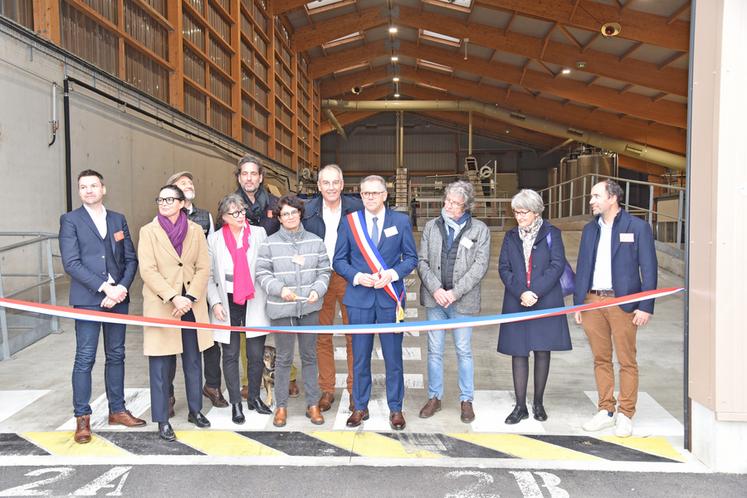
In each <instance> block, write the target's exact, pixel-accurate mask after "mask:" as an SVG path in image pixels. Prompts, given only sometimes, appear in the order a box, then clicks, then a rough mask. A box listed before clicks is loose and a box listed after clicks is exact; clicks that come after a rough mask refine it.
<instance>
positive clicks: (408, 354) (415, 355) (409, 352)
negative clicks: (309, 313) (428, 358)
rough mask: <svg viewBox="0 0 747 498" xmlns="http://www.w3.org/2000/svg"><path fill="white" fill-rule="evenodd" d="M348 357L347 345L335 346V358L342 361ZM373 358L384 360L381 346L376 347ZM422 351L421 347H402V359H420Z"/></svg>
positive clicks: (372, 354)
mask: <svg viewBox="0 0 747 498" xmlns="http://www.w3.org/2000/svg"><path fill="white" fill-rule="evenodd" d="M347 357H348V353H347V349H346V348H345V347H336V348H335V360H340V361H346V360H347ZM371 359H372V360H383V359H384V353H383V351H382V350H381V348H376V349H374V350H373V352H372V353H371ZM421 359H422V358H421V353H420V348H418V347H415V348H410V347H404V348H402V360H403V361H420V360H421Z"/></svg>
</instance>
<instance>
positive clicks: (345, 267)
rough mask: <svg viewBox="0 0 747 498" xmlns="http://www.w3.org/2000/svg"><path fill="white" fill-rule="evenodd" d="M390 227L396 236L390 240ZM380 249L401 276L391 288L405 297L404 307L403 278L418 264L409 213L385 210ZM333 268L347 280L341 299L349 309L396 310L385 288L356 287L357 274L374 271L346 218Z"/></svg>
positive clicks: (385, 259)
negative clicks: (343, 295)
mask: <svg viewBox="0 0 747 498" xmlns="http://www.w3.org/2000/svg"><path fill="white" fill-rule="evenodd" d="M390 227H396V229H397V233H396V234H392V235H391V236H389V237H387V235H386V232H387V229H388V228H390ZM390 232H391V231H390ZM378 249H379V252H380V253H381V257H382V258H384V262H385V263H386V265H387V267H389V268H393V269H394V271H396V272H397V275H399V280H397V281H396V282H394V283H393V284H392V285H393V286H394V290H395V291H396V292H397V295H398V296H399V295H400V294H402V295H403V297H402V304H403V305H404V301H405V297H404V294H405V293H403V290H404V288H405V286H404V278H405V276H407V275H409V274H410V273H412V271H413V270H414V269H415V266H417V264H418V251H417V248H416V247H415V239H414V238H413V237H412V226H411V225H410V218H409V217H408V216H407V215H406V214H403V213H398V212H396V211H392V210H391V209H387V210H386V213H385V214H384V227H383V229H382V232H381V240H379V245H378ZM332 267H333V268H334V270H335V271H336V272H337V273H339V274H340V275H342V277H343V278H344V279H345V280H347V281H348V286H347V289H346V290H345V297H344V298H343V300H342V302H343V304H345V305H346V306H353V307H355V308H371V307H373V306H374V305H377V306H379V307H381V308H393V307H395V306H396V305H397V303H395V302H394V300H393V299H392V298H391V297H389V295H388V294H387V293H386V291H384V289H374V288H372V287H364V286H362V285H356V286H354V285H353V279H354V278H355V275H356V274H357V273H358V272H361V273H371V269H370V268H369V267H368V264H366V260H365V259H363V254H361V252H360V249H358V245H357V244H356V242H355V239H354V238H353V232H352V228H351V227H350V224H349V223H348V220H347V218H343V219H342V221H341V222H340V228H339V231H338V234H337V245H336V246H335V257H334V259H333V262H332Z"/></svg>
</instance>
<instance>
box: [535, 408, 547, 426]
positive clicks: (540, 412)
mask: <svg viewBox="0 0 747 498" xmlns="http://www.w3.org/2000/svg"><path fill="white" fill-rule="evenodd" d="M532 413H534V420H539V421H540V422H544V421H545V420H547V412H546V411H545V407H544V406H542V405H534V406H532Z"/></svg>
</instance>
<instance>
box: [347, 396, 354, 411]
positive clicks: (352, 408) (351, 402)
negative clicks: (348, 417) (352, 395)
mask: <svg viewBox="0 0 747 498" xmlns="http://www.w3.org/2000/svg"><path fill="white" fill-rule="evenodd" d="M348 411H349V412H350V413H353V412H354V411H355V403H353V400H352V399H351V400H350V404H349V405H348Z"/></svg>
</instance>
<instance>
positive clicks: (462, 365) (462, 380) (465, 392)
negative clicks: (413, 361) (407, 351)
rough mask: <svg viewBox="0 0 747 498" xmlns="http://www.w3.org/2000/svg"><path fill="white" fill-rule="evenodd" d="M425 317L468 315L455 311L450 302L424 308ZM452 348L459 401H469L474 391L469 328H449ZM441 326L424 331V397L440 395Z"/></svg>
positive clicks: (442, 380)
mask: <svg viewBox="0 0 747 498" xmlns="http://www.w3.org/2000/svg"><path fill="white" fill-rule="evenodd" d="M426 313H427V316H428V320H449V319H456V318H466V317H468V316H469V315H462V314H460V313H457V311H456V309H455V307H454V305H452V306H449V307H448V308H443V307H441V306H437V307H435V308H428V309H427V311H426ZM451 332H453V334H454V348H455V349H456V354H457V370H458V372H459V390H460V391H461V395H460V396H459V399H460V401H472V398H473V397H474V393H475V374H474V372H475V366H474V363H473V361H472V328H471V327H465V328H459V329H453V330H452V331H451ZM445 342H446V331H445V330H431V331H429V332H428V399H431V398H438V399H442V398H443V396H444V347H445V345H446V344H445Z"/></svg>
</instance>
